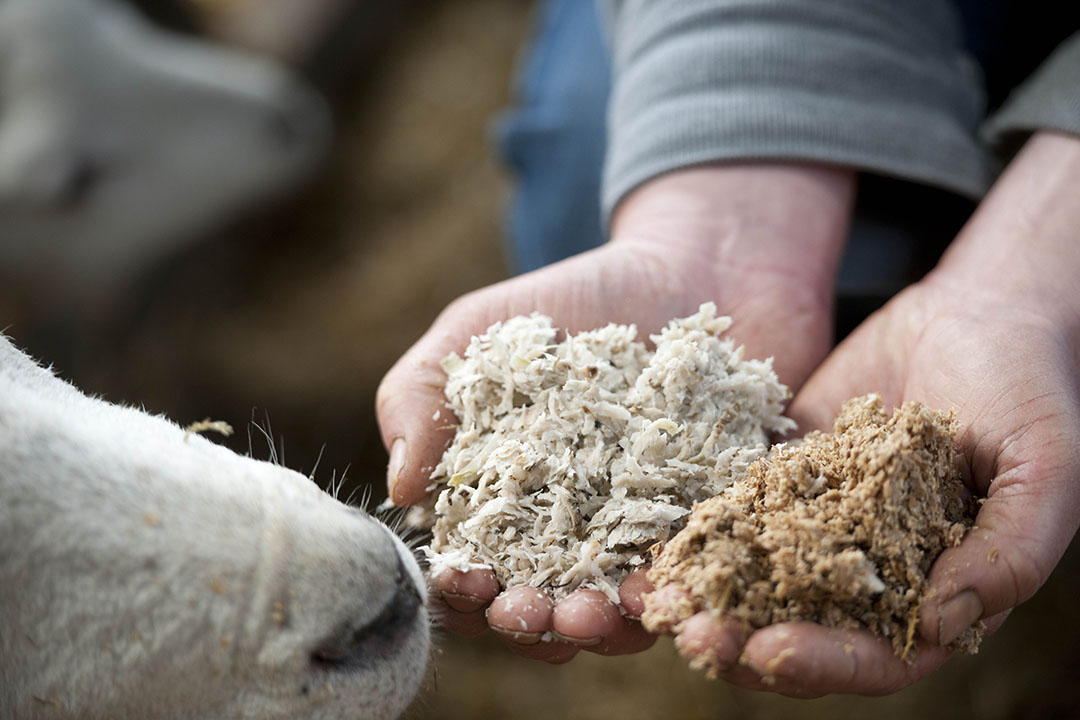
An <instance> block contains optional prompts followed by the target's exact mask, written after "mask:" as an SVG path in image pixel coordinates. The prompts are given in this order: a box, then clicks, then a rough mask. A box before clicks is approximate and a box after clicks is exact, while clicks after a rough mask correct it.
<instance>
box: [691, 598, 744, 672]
mask: <svg viewBox="0 0 1080 720" xmlns="http://www.w3.org/2000/svg"><path fill="white" fill-rule="evenodd" d="M745 639H746V632H745V630H744V629H743V624H742V623H741V622H739V621H737V620H734V619H716V618H714V617H712V615H710V614H709V613H708V612H699V613H697V614H696V615H693V616H691V617H690V618H689V619H687V620H686V622H684V623H683V624H682V625H681V626H680V629H679V634H678V636H676V638H675V647H676V648H678V650H679V653H680V654H681V655H682V656H683V657H685V658H686V659H687V660H689V661H690V667H691V668H693V669H694V670H704V671H705V675H706V676H707V677H709V678H714V679H715V678H716V677H718V676H719V675H720V674H721V673H728V672H730V671H731V670H733V669H734V668H735V667H736V663H737V662H738V660H739V655H740V653H741V651H742V644H743V642H744V641H745Z"/></svg>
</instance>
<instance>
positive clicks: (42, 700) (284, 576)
mask: <svg viewBox="0 0 1080 720" xmlns="http://www.w3.org/2000/svg"><path fill="white" fill-rule="evenodd" d="M0 428H3V432H0V676H2V677H3V678H4V687H3V688H2V690H0V717H19V718H36V717H54V716H55V715H56V713H57V712H58V711H62V714H64V715H66V716H71V717H82V718H145V717H154V718H201V717H259V718H345V717H369V718H381V717H394V716H396V715H397V714H398V713H399V712H400V711H401V710H402V709H403V708H404V707H405V706H406V705H407V704H408V702H409V700H410V699H411V698H412V696H413V695H414V693H415V692H416V689H417V687H418V686H419V684H420V681H421V678H422V676H423V674H424V669H425V667H426V665H427V657H428V615H427V610H426V609H425V607H424V603H423V602H422V598H423V597H424V592H423V590H422V588H423V579H422V577H421V574H420V571H419V568H418V567H417V565H416V562H415V561H414V559H413V557H412V554H411V553H410V552H409V551H408V549H407V548H406V547H405V546H404V545H403V544H402V543H401V541H400V540H398V539H397V538H396V537H394V535H393V534H392V533H391V532H390V531H389V530H387V529H386V527H385V526H383V525H382V524H381V523H379V522H377V521H375V520H373V519H372V518H371V517H369V516H367V515H366V514H364V513H363V512H361V511H359V510H356V509H354V508H349V507H346V506H345V505H343V504H341V503H339V502H338V501H336V500H335V499H333V498H331V497H329V496H328V495H327V494H325V493H324V492H322V491H321V490H319V489H318V488H317V487H316V486H315V484H314V483H312V482H311V481H310V480H308V479H307V478H305V477H303V476H301V475H299V474H297V473H294V472H292V471H289V470H287V469H285V468H282V467H280V466H277V465H272V464H270V463H264V462H258V461H255V460H252V459H251V458H247V457H241V456H239V455H237V454H235V453H233V452H231V451H229V450H228V449H226V448H224V447H221V446H219V445H215V444H213V443H211V442H209V441H208V440H206V439H204V438H203V437H201V436H199V435H196V434H193V433H190V432H186V431H185V430H184V429H182V428H180V427H178V426H176V425H174V424H172V423H170V422H168V421H167V420H165V419H163V418H160V417H151V416H150V415H148V414H146V413H144V412H141V411H138V410H135V409H132V408H124V407H119V406H116V405H110V404H108V403H105V402H103V401H101V400H98V399H93V398H88V397H86V396H84V395H82V394H81V393H79V392H78V391H77V390H76V389H75V388H73V387H71V386H70V385H67V384H65V383H63V382H61V381H60V380H58V379H56V378H55V377H53V376H52V375H51V373H49V372H48V371H46V370H43V369H42V368H40V367H38V366H36V365H35V364H34V363H32V362H31V361H30V360H29V359H28V358H26V357H25V356H24V355H22V354H21V353H19V352H18V351H17V350H15V349H14V348H13V347H12V346H11V344H10V343H8V342H7V340H6V339H4V338H3V337H2V336H0Z"/></svg>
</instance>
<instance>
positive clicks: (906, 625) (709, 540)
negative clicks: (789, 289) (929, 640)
mask: <svg viewBox="0 0 1080 720" xmlns="http://www.w3.org/2000/svg"><path fill="white" fill-rule="evenodd" d="M955 425H956V423H955V420H954V418H953V414H952V413H951V412H950V413H943V412H938V411H935V410H931V409H928V408H926V407H925V406H923V405H921V404H919V403H917V402H908V403H905V404H904V405H903V406H902V407H900V408H898V409H897V410H896V412H895V413H893V415H892V417H890V416H889V415H888V414H887V413H886V412H885V411H884V409H883V406H882V401H881V398H880V397H879V396H877V395H870V396H867V397H863V398H856V399H853V400H849V401H848V402H847V403H845V404H844V406H843V408H842V410H841V412H840V416H839V417H838V418H837V419H836V423H835V427H834V430H833V432H832V433H822V432H812V433H809V434H808V435H807V436H806V437H805V438H804V439H803V440H802V441H801V442H799V443H797V444H794V443H793V444H789V445H779V446H776V447H774V448H773V450H772V452H771V453H770V454H769V456H768V457H766V458H763V459H761V460H759V461H757V462H755V463H753V464H752V465H751V466H750V468H749V469H748V471H747V473H746V475H745V476H744V477H743V478H740V479H738V480H736V481H735V482H734V483H732V484H731V485H730V486H729V487H728V488H727V489H726V490H724V491H723V492H721V493H720V494H719V495H718V496H717V497H714V498H711V499H708V500H705V501H703V502H700V503H698V504H697V505H696V506H695V507H694V510H693V512H692V514H691V515H690V518H689V519H688V521H687V523H686V527H685V528H683V529H682V530H681V531H680V532H679V533H678V534H677V535H675V536H674V537H673V538H672V539H671V540H670V541H669V542H668V543H667V544H666V545H665V546H664V547H663V548H662V549H658V551H657V552H656V557H655V560H654V563H653V566H652V569H651V570H650V571H649V579H650V580H651V581H652V583H653V585H654V586H655V587H656V588H657V589H659V588H663V587H666V586H669V585H675V586H676V587H677V588H679V589H681V590H683V591H685V593H686V594H687V596H688V600H687V601H686V602H682V603H678V604H675V605H667V604H665V605H659V604H658V603H656V602H655V599H654V596H653V595H647V596H646V597H645V603H646V611H645V613H644V616H643V618H642V621H643V623H644V624H645V626H646V627H647V628H648V629H650V630H652V631H661V630H665V631H670V630H675V631H678V629H679V624H680V623H682V622H683V621H685V620H686V619H687V618H689V617H690V616H691V615H693V614H695V613H697V612H700V611H703V610H707V611H709V612H710V613H712V614H714V615H715V616H717V617H719V616H726V617H731V618H736V619H740V620H743V621H744V622H745V623H746V625H747V627H748V628H757V627H764V626H766V625H771V624H774V623H780V622H787V621H809V622H815V623H819V624H821V625H826V626H830V627H844V628H865V629H868V630H870V631H872V632H874V633H876V634H878V635H880V636H883V637H886V638H888V639H890V640H891V642H892V646H893V649H894V650H895V652H896V653H897V655H900V656H901V657H903V658H905V659H906V660H908V661H909V662H910V661H911V660H912V659H913V656H914V653H913V652H912V644H913V639H914V631H915V626H916V622H917V618H918V611H919V606H920V604H921V603H922V601H923V600H924V599H925V598H926V593H927V591H928V587H929V586H928V582H927V576H928V574H929V571H930V567H931V565H932V564H933V562H934V560H935V559H936V558H937V557H938V555H940V554H941V552H942V551H943V550H945V549H946V548H949V547H954V546H956V545H958V544H959V543H960V540H961V539H962V538H963V537H964V534H965V532H966V531H967V530H968V529H969V528H970V527H971V526H972V524H973V518H974V510H975V507H974V505H975V503H974V501H973V500H972V499H971V498H970V496H969V495H968V494H967V493H966V491H965V488H964V485H963V481H962V477H961V471H960V464H959V462H958V457H957V455H956V451H955V449H954V434H955ZM981 634H982V624H981V623H979V624H978V625H977V626H975V627H973V628H971V629H970V630H969V631H968V632H966V633H965V634H964V635H962V636H961V637H960V638H959V639H958V640H957V641H956V642H955V643H953V645H952V647H953V648H954V649H959V650H964V651H967V652H974V651H975V650H976V649H977V647H978V644H979V640H980V638H981ZM697 664H698V665H701V666H703V667H704V668H705V669H706V670H707V671H709V672H710V673H711V674H715V672H716V668H715V667H710V663H709V661H708V659H707V658H705V659H703V660H701V661H699V662H698V663H697Z"/></svg>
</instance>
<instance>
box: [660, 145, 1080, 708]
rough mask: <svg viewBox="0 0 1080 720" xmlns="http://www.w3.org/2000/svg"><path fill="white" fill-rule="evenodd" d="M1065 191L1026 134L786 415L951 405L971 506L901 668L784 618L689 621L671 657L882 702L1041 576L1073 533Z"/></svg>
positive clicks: (1066, 165)
mask: <svg viewBox="0 0 1080 720" xmlns="http://www.w3.org/2000/svg"><path fill="white" fill-rule="evenodd" d="M1078 183H1080V139H1076V138H1068V137H1064V136H1056V135H1048V134H1043V135H1039V136H1036V138H1035V139H1033V140H1032V141H1031V142H1029V143H1028V145H1027V147H1026V148H1025V150H1024V151H1023V153H1022V154H1021V155H1020V156H1019V157H1018V158H1017V159H1016V160H1015V161H1014V163H1013V164H1012V165H1011V166H1010V168H1009V170H1008V172H1007V173H1006V174H1005V175H1004V176H1003V177H1002V179H1001V180H1000V181H999V183H998V184H997V185H996V186H995V188H994V190H993V192H992V193H991V194H990V195H989V196H988V197H987V199H986V200H985V201H984V203H983V204H982V206H981V207H980V209H979V210H978V212H977V213H976V214H975V216H974V217H973V219H972V220H971V221H970V222H969V223H968V225H967V226H966V227H965V229H964V230H963V232H962V233H961V235H960V236H959V237H958V239H957V240H956V241H955V243H954V244H953V246H952V247H951V248H950V250H949V252H948V253H947V254H946V256H945V257H944V258H943V260H942V261H941V263H940V264H939V266H938V268H937V269H935V271H934V272H933V273H931V274H930V275H929V276H927V278H926V279H925V280H923V281H922V282H920V283H918V284H917V285H915V286H913V287H911V288H909V289H908V290H906V291H905V292H903V293H901V294H900V295H898V296H897V297H896V298H894V299H893V300H892V301H891V302H890V303H889V304H888V305H887V306H886V307H885V308H883V309H882V310H881V311H880V312H878V313H876V314H875V315H874V316H872V317H871V318H870V319H868V320H867V321H866V322H865V323H864V324H863V325H862V326H861V327H860V328H858V329H857V330H856V332H855V333H854V334H853V335H852V336H851V337H850V338H848V339H847V340H846V341H845V342H844V343H842V344H841V345H840V346H839V347H838V348H837V349H836V350H835V351H834V352H833V353H832V355H830V356H829V358H828V359H826V361H825V362H824V363H823V364H822V366H821V367H820V368H819V369H818V371H817V372H816V373H815V374H814V375H813V376H812V377H811V378H810V379H809V380H808V381H807V382H806V384H805V385H804V387H803V389H802V391H801V392H800V393H798V394H797V395H796V398H795V400H794V402H793V403H792V406H791V408H790V414H791V415H792V416H793V417H794V418H795V419H796V420H797V421H799V422H800V426H802V427H805V428H810V429H812V428H829V427H830V426H831V421H832V417H833V416H834V414H835V413H836V412H837V410H838V408H839V407H840V405H841V403H842V402H843V401H844V400H847V399H848V398H851V397H856V396H859V395H863V394H865V393H867V392H871V391H877V392H880V393H882V395H883V398H884V400H885V403H886V405H887V406H888V405H893V406H898V405H900V404H901V403H902V402H903V401H906V400H919V401H921V402H923V403H925V404H926V405H928V406H930V407H934V408H939V409H943V410H944V409H949V408H956V412H957V419H958V421H959V423H960V428H961V430H960V434H959V437H958V445H959V448H960V450H961V452H962V454H963V456H964V458H965V459H966V465H967V470H968V473H969V486H970V489H971V490H972V491H973V492H974V493H976V494H977V495H978V496H982V497H985V498H986V500H985V502H983V504H982V506H981V508H980V510H979V514H978V517H977V520H976V528H975V529H973V530H972V531H971V532H969V533H968V535H967V537H966V538H965V539H964V541H963V543H962V544H961V545H960V546H958V547H956V548H952V549H949V550H946V551H945V552H944V553H943V554H942V555H941V556H940V557H939V558H938V560H937V562H936V563H935V564H934V566H933V568H932V571H931V574H930V587H931V591H930V594H929V597H927V598H926V600H925V601H924V603H923V605H922V607H921V608H920V611H919V632H920V635H921V637H922V641H921V643H920V644H919V646H918V648H917V650H918V653H917V659H916V662H915V663H914V664H913V665H908V664H906V663H905V662H903V661H901V660H900V659H898V658H897V657H896V656H895V655H894V653H893V649H892V647H891V645H890V643H889V642H888V641H886V640H882V639H880V638H876V637H874V636H872V635H870V634H869V633H868V632H854V631H850V630H839V629H829V628H824V627H821V626H818V625H813V624H809V623H787V624H780V625H774V626H771V627H767V628H762V629H760V630H757V631H755V632H753V633H752V634H750V635H749V637H748V638H745V637H743V636H742V631H741V630H740V628H739V627H738V626H737V625H736V624H734V623H727V624H725V623H716V622H714V621H712V619H711V618H709V616H708V615H707V614H701V615H697V616H694V617H693V618H691V619H690V620H689V621H687V623H686V625H685V626H684V627H682V628H680V630H681V633H680V635H679V637H678V640H677V642H678V644H679V646H680V648H681V649H682V650H683V652H684V653H685V654H687V655H689V656H691V657H695V656H701V655H704V654H705V653H715V656H716V657H718V658H719V659H720V661H721V663H723V664H725V665H726V666H727V669H726V670H725V671H724V672H723V673H722V675H723V676H724V677H726V678H727V679H728V680H731V681H733V682H735V683H737V684H740V685H743V686H747V687H755V688H761V687H771V688H772V689H774V690H777V691H779V692H782V693H785V694H790V695H797V696H803V697H814V696H819V695H824V694H827V693H834V692H851V693H863V694H884V693H889V692H892V691H895V690H898V689H900V688H902V687H904V686H906V685H908V684H910V683H911V682H914V681H915V680H916V679H918V678H919V677H921V676H923V675H925V674H926V673H928V672H931V671H932V670H934V669H935V668H936V667H938V666H939V665H940V664H941V663H943V662H944V661H945V660H946V658H947V657H948V655H949V651H948V650H947V649H946V647H945V646H946V645H948V644H949V643H950V641H952V640H953V639H955V638H956V637H957V636H958V635H959V634H960V633H961V632H963V631H964V630H966V629H967V628H968V627H969V626H971V625H972V624H973V623H974V622H975V621H977V620H979V619H984V620H985V621H986V623H987V626H988V629H989V630H991V631H992V630H993V629H995V628H996V627H997V626H999V625H1000V624H1001V622H1002V621H1004V619H1005V616H1006V615H1007V614H1008V612H1009V611H1010V610H1011V609H1012V608H1013V607H1015V606H1016V605H1017V604H1019V603H1021V602H1023V601H1024V600H1026V599H1027V598H1029V597H1031V596H1032V595H1033V594H1034V593H1035V591H1036V590H1037V589H1038V588H1039V587H1040V586H1041V585H1042V584H1043V582H1045V580H1046V579H1047V577H1048V576H1049V574H1050V572H1051V571H1052V570H1053V568H1054V566H1055V565H1056V564H1057V562H1058V560H1059V559H1060V557H1061V555H1062V554H1063V552H1064V550H1065V548H1066V547H1067V546H1068V544H1069V542H1070V540H1071V539H1072V537H1073V535H1074V534H1075V532H1076V529H1077V525H1078V523H1080V487H1078V486H1077V484H1076V483H1077V479H1078V478H1080V449H1078V443H1077V440H1078V439H1080V391H1078V381H1080V368H1078V362H1080V285H1078V284H1077V282H1076V278H1077V277H1080V245H1078V244H1077V243H1078V240H1080V237H1078V233H1080V230H1078V229H1080V207H1078V206H1077V204H1076V202H1075V197H1074V194H1075V188H1076V187H1077V186H1078ZM668 600H669V601H675V600H677V598H669V599H668Z"/></svg>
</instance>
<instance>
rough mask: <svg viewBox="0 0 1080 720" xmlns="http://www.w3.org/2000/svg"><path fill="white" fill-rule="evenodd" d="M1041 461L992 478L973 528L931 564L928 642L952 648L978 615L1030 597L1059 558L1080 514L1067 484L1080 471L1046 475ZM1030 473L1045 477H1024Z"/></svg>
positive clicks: (925, 618)
mask: <svg viewBox="0 0 1080 720" xmlns="http://www.w3.org/2000/svg"><path fill="white" fill-rule="evenodd" d="M1040 464H1041V463H1040V461H1039V460H1038V459H1035V460H1033V461H1031V462H1030V463H1029V464H1028V465H1026V466H1022V467H1020V468H1017V469H1016V470H1015V471H1011V472H1009V473H1006V475H1005V476H999V477H998V478H997V479H995V480H994V483H993V484H992V485H991V495H990V496H989V497H988V498H987V499H986V501H985V502H984V503H983V505H982V507H981V508H980V510H979V514H978V516H977V517H976V520H975V527H974V528H973V529H972V530H971V531H970V532H968V534H967V536H966V537H965V538H964V540H963V542H962V543H961V544H960V545H959V546H958V547H955V548H951V549H948V550H946V551H945V552H943V553H942V554H941V556H940V557H939V558H938V559H937V561H936V562H935V563H934V567H933V569H932V570H931V573H930V586H931V591H930V596H929V598H928V600H927V602H926V604H925V606H924V608H923V612H922V613H921V620H920V625H919V630H920V634H921V635H922V637H923V638H924V639H926V640H927V641H929V642H932V643H935V644H939V645H947V644H949V643H951V642H953V641H954V640H956V639H957V638H958V637H960V635H961V634H963V633H964V632H965V631H967V629H968V628H970V627H971V625H972V624H973V623H975V622H976V621H977V620H979V619H980V618H984V617H988V616H991V615H996V614H998V613H1001V612H1003V611H1005V610H1008V609H1009V608H1012V607H1015V606H1016V605H1018V604H1020V603H1021V602H1023V601H1025V600H1027V599H1028V598H1030V597H1031V596H1032V595H1034V594H1035V591H1036V590H1038V589H1039V588H1040V587H1042V585H1043V583H1044V582H1046V579H1047V578H1048V577H1049V575H1050V572H1051V571H1052V570H1053V568H1054V566H1055V565H1056V564H1057V562H1058V560H1060V559H1061V556H1062V554H1063V553H1064V552H1065V548H1066V547H1067V546H1068V543H1069V541H1070V540H1071V538H1072V536H1073V535H1074V534H1075V532H1076V518H1077V516H1078V514H1080V510H1078V508H1077V507H1076V499H1075V498H1074V497H1072V493H1070V492H1069V488H1068V484H1069V482H1073V481H1075V478H1076V477H1077V476H1078V475H1080V473H1077V472H1076V471H1072V472H1070V473H1069V474H1068V480H1065V479H1064V478H1062V477H1061V476H1060V475H1059V474H1058V473H1060V470H1054V469H1051V468H1045V466H1044V469H1045V470H1046V474H1045V475H1044V474H1043V472H1041V471H1040V469H1039V467H1038V466H1039V465H1040ZM1029 472H1032V473H1034V474H1036V475H1043V477H1041V478H1035V477H1032V478H1030V479H1022V478H1020V477H1019V476H1020V475H1022V474H1024V475H1026V474H1027V473H1029Z"/></svg>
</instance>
